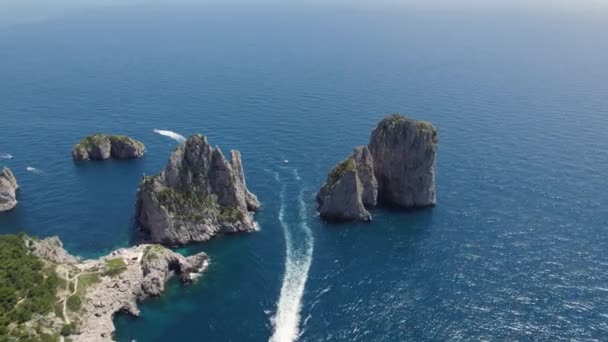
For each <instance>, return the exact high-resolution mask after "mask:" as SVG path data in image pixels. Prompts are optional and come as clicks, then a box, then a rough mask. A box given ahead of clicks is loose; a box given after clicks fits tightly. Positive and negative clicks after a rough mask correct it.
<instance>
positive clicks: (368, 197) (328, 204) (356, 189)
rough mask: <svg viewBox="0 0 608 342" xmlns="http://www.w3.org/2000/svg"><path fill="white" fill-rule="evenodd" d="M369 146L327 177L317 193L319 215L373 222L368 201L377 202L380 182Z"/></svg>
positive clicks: (361, 149)
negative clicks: (371, 160) (370, 161)
mask: <svg viewBox="0 0 608 342" xmlns="http://www.w3.org/2000/svg"><path fill="white" fill-rule="evenodd" d="M369 156H370V155H369V151H368V150H367V148H366V147H363V148H357V149H355V152H354V153H353V154H352V155H351V156H349V157H348V158H346V159H345V160H343V161H342V162H341V163H340V164H338V165H337V166H336V167H335V168H334V169H333V170H331V172H330V173H329V175H328V176H327V180H326V182H325V184H324V185H323V187H321V190H320V191H319V193H318V194H317V202H318V203H319V214H320V215H321V217H323V218H325V219H327V220H332V221H351V220H361V221H370V220H371V215H370V213H369V212H368V211H367V210H366V209H365V205H366V204H370V203H375V199H376V197H375V194H376V192H377V191H376V190H377V184H376V183H375V178H374V175H373V165H369V164H367V162H369V159H367V158H368V157H369Z"/></svg>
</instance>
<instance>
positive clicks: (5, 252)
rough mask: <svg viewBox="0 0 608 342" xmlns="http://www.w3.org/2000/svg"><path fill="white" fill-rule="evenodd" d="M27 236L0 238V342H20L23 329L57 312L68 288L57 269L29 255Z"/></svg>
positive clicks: (3, 236)
mask: <svg viewBox="0 0 608 342" xmlns="http://www.w3.org/2000/svg"><path fill="white" fill-rule="evenodd" d="M24 242H25V235H1V236H0V260H1V262H0V340H1V341H4V340H11V338H13V339H15V338H16V339H18V340H20V341H22V340H24V339H22V338H21V336H20V331H21V329H20V325H21V324H22V323H25V322H28V321H30V320H32V318H33V317H34V316H37V315H45V314H47V313H49V312H51V311H53V310H54V307H55V302H56V294H57V289H58V287H59V286H60V285H62V284H63V285H65V283H64V282H61V281H60V278H59V277H58V275H57V273H56V272H55V269H54V266H52V265H50V264H45V263H44V262H42V261H41V260H40V259H38V258H36V257H35V256H33V255H32V254H30V253H29V251H28V249H27V248H26V247H25V244H24Z"/></svg>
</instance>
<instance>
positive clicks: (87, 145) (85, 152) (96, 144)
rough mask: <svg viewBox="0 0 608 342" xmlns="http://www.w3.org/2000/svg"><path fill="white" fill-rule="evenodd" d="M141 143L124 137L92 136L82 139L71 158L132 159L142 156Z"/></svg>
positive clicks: (143, 147)
mask: <svg viewBox="0 0 608 342" xmlns="http://www.w3.org/2000/svg"><path fill="white" fill-rule="evenodd" d="M145 150H146V147H145V146H144V144H143V143H142V142H141V141H137V140H135V139H133V138H129V137H127V136H124V135H106V134H93V135H90V136H88V137H86V138H84V139H82V140H81V141H80V142H79V143H78V144H76V145H75V146H74V148H73V149H72V158H73V159H74V160H75V161H81V160H106V159H109V158H114V159H134V158H139V157H141V156H143V155H144V152H145Z"/></svg>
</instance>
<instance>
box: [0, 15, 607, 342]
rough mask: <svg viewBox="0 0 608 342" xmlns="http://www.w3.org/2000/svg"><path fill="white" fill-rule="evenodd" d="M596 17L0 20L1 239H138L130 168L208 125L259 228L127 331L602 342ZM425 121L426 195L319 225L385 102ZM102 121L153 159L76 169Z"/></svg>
mask: <svg viewBox="0 0 608 342" xmlns="http://www.w3.org/2000/svg"><path fill="white" fill-rule="evenodd" d="M607 37H608V15H605V14H602V13H595V14H591V13H584V12H555V13H553V12H551V13H550V12H542V11H541V12H535V11H510V12H503V11H499V10H488V11H487V12H486V11H466V10H460V11H458V10H454V11H440V10H436V11H431V10H422V9H414V8H408V7H403V8H398V9H394V10H382V9H374V10H372V9H363V8H356V7H348V6H346V5H344V6H332V7H330V6H321V5H316V6H312V5H311V6H299V7H298V6H281V7H279V6H273V7H271V6H269V5H266V6H256V7H248V6H244V5H243V6H240V7H237V6H227V5H226V6H194V5H180V6H163V5H154V6H153V5H146V6H144V5H141V6H138V7H129V6H122V7H108V8H103V9H96V10H91V11H81V12H77V13H76V12H75V13H71V14H66V15H64V16H61V17H53V18H48V19H46V20H41V21H36V22H28V23H22V24H15V25H9V26H7V27H2V29H0V157H2V156H3V155H5V154H10V155H12V156H14V158H13V159H0V166H8V167H10V168H11V169H12V170H13V172H14V173H15V175H16V177H17V178H18V181H19V183H20V185H21V190H20V192H19V194H18V200H19V205H18V206H17V208H16V209H15V210H13V211H11V212H8V213H2V214H0V233H14V232H19V231H25V232H27V233H28V234H32V235H37V236H41V237H45V236H51V235H58V236H60V237H61V239H62V240H63V241H64V244H65V247H66V248H67V249H68V250H69V251H70V252H72V253H74V254H77V255H81V256H83V257H96V256H99V255H102V254H104V253H107V252H109V251H111V250H113V249H115V248H119V247H124V246H128V245H130V244H132V243H134V240H133V238H132V237H133V232H134V205H135V194H136V192H137V186H138V182H139V179H140V177H141V176H142V174H155V173H157V172H159V171H160V170H161V169H162V168H163V166H164V164H165V163H166V161H167V158H168V156H169V154H170V152H171V151H172V150H173V149H174V148H175V147H176V146H177V145H178V143H177V142H176V141H175V140H173V139H171V138H169V137H167V136H162V135H159V134H156V133H155V132H154V130H155V129H162V130H170V131H173V132H176V133H178V134H182V135H184V136H188V135H191V134H195V133H203V134H205V135H207V136H208V137H209V140H210V142H211V143H212V144H217V145H219V146H220V147H221V148H222V149H223V150H224V152H227V151H228V150H230V149H238V150H240V151H241V152H242V154H243V162H244V167H245V172H246V180H247V184H248V186H249V188H250V189H251V190H252V191H253V192H254V193H256V194H257V195H258V197H259V199H260V200H261V202H262V203H263V207H262V209H261V211H260V212H259V214H258V215H257V220H258V221H259V223H260V227H261V230H260V231H259V232H255V233H251V234H241V235H231V236H224V237H219V238H216V239H213V240H211V241H209V242H207V243H202V244H197V245H192V246H187V247H184V248H182V249H180V251H181V252H183V253H185V254H189V253H194V252H198V251H205V252H207V253H208V254H209V255H210V256H211V258H212V263H211V266H210V268H209V270H208V272H207V273H206V274H205V276H204V277H203V278H202V279H201V281H200V282H199V283H197V284H195V285H193V286H189V287H184V286H182V285H180V284H179V283H178V282H177V281H171V282H170V284H169V286H168V291H167V293H166V294H165V295H164V296H162V297H159V298H155V299H151V300H148V301H146V302H144V303H142V305H141V313H142V314H141V317H138V318H133V317H129V316H123V315H120V316H118V317H116V319H115V323H116V326H117V333H116V339H117V340H118V341H132V340H137V341H140V342H141V341H203V340H204V341H268V340H269V339H272V341H274V342H289V341H292V340H295V339H299V341H311V342H312V341H315V342H316V341H444V340H546V341H556V340H569V339H573V340H607V339H608V210H607V209H606V206H607V205H608V186H607V185H608V183H607V181H606V177H607V176H608V134H606V131H607V129H608V44H607V43H608V40H607ZM394 112H399V113H403V114H406V115H409V116H411V117H414V118H417V119H422V120H427V121H431V122H433V123H434V125H435V126H436V127H437V129H438V132H439V139H440V145H439V151H438V153H439V154H438V165H437V194H438V198H437V201H438V204H437V206H436V207H435V208H432V209H425V210H418V211H412V212H402V211H390V210H383V209H377V210H374V211H373V215H374V221H373V222H372V223H371V224H363V223H351V224H339V225H334V224H326V223H324V222H322V221H320V220H319V218H318V217H317V215H316V212H315V209H316V208H315V201H314V196H315V193H316V191H317V190H318V188H319V186H320V185H321V184H322V183H323V181H324V179H325V176H326V174H327V172H328V171H329V170H330V169H331V168H332V167H333V165H335V164H336V163H337V162H338V161H340V160H342V159H343V158H344V157H345V156H346V155H347V154H349V153H350V152H351V150H352V149H353V147H355V146H358V145H363V144H366V143H367V142H368V139H369V135H370V132H371V130H372V129H373V128H374V127H375V124H376V123H377V122H378V121H379V120H380V119H381V118H382V117H384V116H385V115H387V114H390V113H394ZM94 132H105V133H110V134H127V135H130V136H132V137H134V138H136V139H139V140H141V141H143V142H144V143H145V144H146V146H147V155H146V156H145V157H144V158H142V159H139V160H134V161H107V162H88V163H80V164H74V163H73V162H72V160H71V155H70V151H71V148H72V146H73V145H74V144H75V143H76V142H78V141H79V140H80V138H82V137H83V136H85V135H88V134H90V133H94Z"/></svg>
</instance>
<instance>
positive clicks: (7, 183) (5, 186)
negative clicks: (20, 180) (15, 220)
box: [0, 167, 19, 211]
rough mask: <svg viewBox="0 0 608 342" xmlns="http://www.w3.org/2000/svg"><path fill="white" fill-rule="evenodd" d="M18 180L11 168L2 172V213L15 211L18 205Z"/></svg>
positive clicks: (0, 181) (0, 197)
mask: <svg viewBox="0 0 608 342" xmlns="http://www.w3.org/2000/svg"><path fill="white" fill-rule="evenodd" d="M17 189H19V184H17V179H16V178H15V176H14V175H13V173H12V172H11V170H10V169H9V168H6V167H5V168H3V169H2V172H0V211H7V210H11V209H13V208H14V207H15V206H16V205H17Z"/></svg>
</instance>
